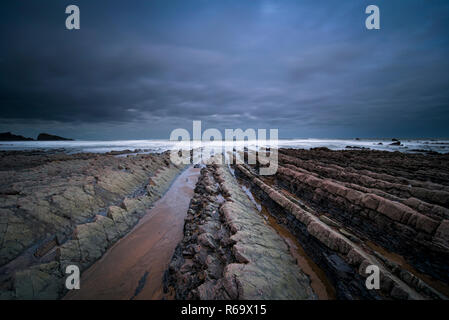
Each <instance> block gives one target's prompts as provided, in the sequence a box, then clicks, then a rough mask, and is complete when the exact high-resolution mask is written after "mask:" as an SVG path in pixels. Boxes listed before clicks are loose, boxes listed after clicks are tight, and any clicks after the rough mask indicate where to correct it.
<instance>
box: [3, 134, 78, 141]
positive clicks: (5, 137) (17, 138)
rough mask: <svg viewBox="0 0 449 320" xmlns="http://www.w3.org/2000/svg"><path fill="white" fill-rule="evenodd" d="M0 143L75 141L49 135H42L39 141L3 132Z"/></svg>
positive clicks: (39, 136) (38, 137)
mask: <svg viewBox="0 0 449 320" xmlns="http://www.w3.org/2000/svg"><path fill="white" fill-rule="evenodd" d="M0 141H73V139H68V138H63V137H60V136H55V135H52V134H48V133H40V134H39V135H38V136H37V139H36V140H34V139H33V138H27V137H24V136H21V135H16V134H13V133H11V132H1V133H0Z"/></svg>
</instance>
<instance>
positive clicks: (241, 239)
mask: <svg viewBox="0 0 449 320" xmlns="http://www.w3.org/2000/svg"><path fill="white" fill-rule="evenodd" d="M165 290H166V292H172V293H174V294H175V297H176V299H201V300H215V299H233V300H235V299H241V300H246V299H253V300H256V299H301V300H304V299H316V295H315V293H314V292H313V290H312V288H311V286H310V280H309V278H308V277H307V275H305V274H304V273H303V272H302V271H301V270H300V269H299V268H298V266H297V264H296V262H295V260H294V259H293V257H292V256H291V254H290V252H289V250H288V247H287V245H286V243H285V242H284V241H283V239H282V238H281V237H280V236H279V235H278V234H277V233H276V232H275V230H273V229H272V228H271V227H269V226H267V225H266V223H265V221H264V219H263V218H262V216H261V215H259V213H258V212H257V211H256V208H255V207H254V205H253V203H251V202H250V200H249V198H248V197H247V195H246V194H245V193H244V192H243V191H242V189H241V188H240V186H239V185H238V183H237V180H236V179H235V177H233V176H231V173H230V171H229V170H228V168H227V167H222V166H208V167H207V168H204V169H202V170H201V177H200V179H199V181H198V183H197V186H196V189H195V195H194V197H193V198H192V200H191V204H190V208H189V211H188V213H187V217H186V219H185V225H184V239H183V241H182V242H181V243H180V244H179V245H178V247H177V248H176V252H175V254H174V256H173V258H172V263H171V264H170V267H169V270H168V271H167V273H166V276H165Z"/></svg>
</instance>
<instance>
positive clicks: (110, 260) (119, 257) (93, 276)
mask: <svg viewBox="0 0 449 320" xmlns="http://www.w3.org/2000/svg"><path fill="white" fill-rule="evenodd" d="M199 172H200V169H194V168H193V167H190V168H188V169H187V170H185V171H184V172H183V173H181V174H180V175H179V176H178V177H177V178H176V179H175V181H174V182H173V184H172V186H171V187H170V189H169V190H168V191H167V193H166V194H165V195H164V196H163V197H162V198H161V199H160V200H158V201H157V202H156V203H155V205H154V207H153V208H151V209H149V210H148V212H147V214H146V215H145V216H144V217H143V218H142V219H141V220H140V222H139V223H138V224H137V225H136V227H135V228H134V229H133V230H132V231H130V233H129V234H128V235H126V236H125V237H124V238H123V239H121V240H119V241H118V242H117V243H116V244H115V245H114V246H112V247H111V248H110V249H109V250H108V251H107V252H106V254H105V255H104V256H103V257H102V258H101V259H100V260H98V261H97V262H96V263H94V264H93V265H92V266H91V267H90V268H89V269H87V270H86V271H85V272H84V273H83V274H82V276H81V281H80V286H81V289H80V290H76V291H71V292H69V293H68V294H67V295H66V296H65V297H64V299H80V300H85V299H115V300H127V299H161V298H163V292H162V278H163V275H164V272H165V270H166V269H167V267H168V264H169V262H170V258H171V256H172V255H173V252H174V250H175V247H176V245H177V244H178V243H179V242H180V241H181V240H182V237H183V226H184V217H185V215H186V212H187V209H188V207H189V202H190V199H191V197H192V195H193V190H194V188H195V184H196V181H197V179H198V176H199Z"/></svg>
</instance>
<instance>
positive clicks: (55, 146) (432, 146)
mask: <svg viewBox="0 0 449 320" xmlns="http://www.w3.org/2000/svg"><path fill="white" fill-rule="evenodd" d="M399 140H400V145H392V143H393V142H394V141H392V139H312V138H310V139H279V140H277V144H273V142H270V140H267V141H234V142H225V143H223V144H224V145H225V146H230V145H234V146H243V145H244V146H247V147H248V148H250V149H254V148H257V147H258V146H265V147H268V146H275V145H277V146H278V147H279V148H281V147H282V148H295V149H311V148H318V147H326V148H329V149H331V150H351V149H372V150H385V151H399V152H407V153H422V152H438V153H448V152H449V139H399ZM198 143H199V142H196V144H193V143H190V142H183V143H181V145H180V142H176V141H169V140H157V139H155V140H112V141H82V140H79V141H78V140H75V141H11V142H10V141H1V142H0V150H28V151H30V150H41V151H57V152H65V153H69V154H73V153H80V152H91V153H106V152H110V151H123V150H130V151H133V152H135V153H159V152H164V151H167V150H172V149H180V148H181V147H182V148H190V147H192V146H195V147H198V146H199V144H198ZM220 145H222V143H221V141H210V142H203V143H202V144H201V146H202V147H210V148H217V147H220Z"/></svg>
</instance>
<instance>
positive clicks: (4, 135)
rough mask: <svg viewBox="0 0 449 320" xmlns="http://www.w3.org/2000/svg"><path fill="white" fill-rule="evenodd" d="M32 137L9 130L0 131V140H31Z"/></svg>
mask: <svg viewBox="0 0 449 320" xmlns="http://www.w3.org/2000/svg"><path fill="white" fill-rule="evenodd" d="M33 140H34V139H33V138H26V137H24V136H20V135H15V134H12V133H11V132H1V133H0V141H33Z"/></svg>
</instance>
